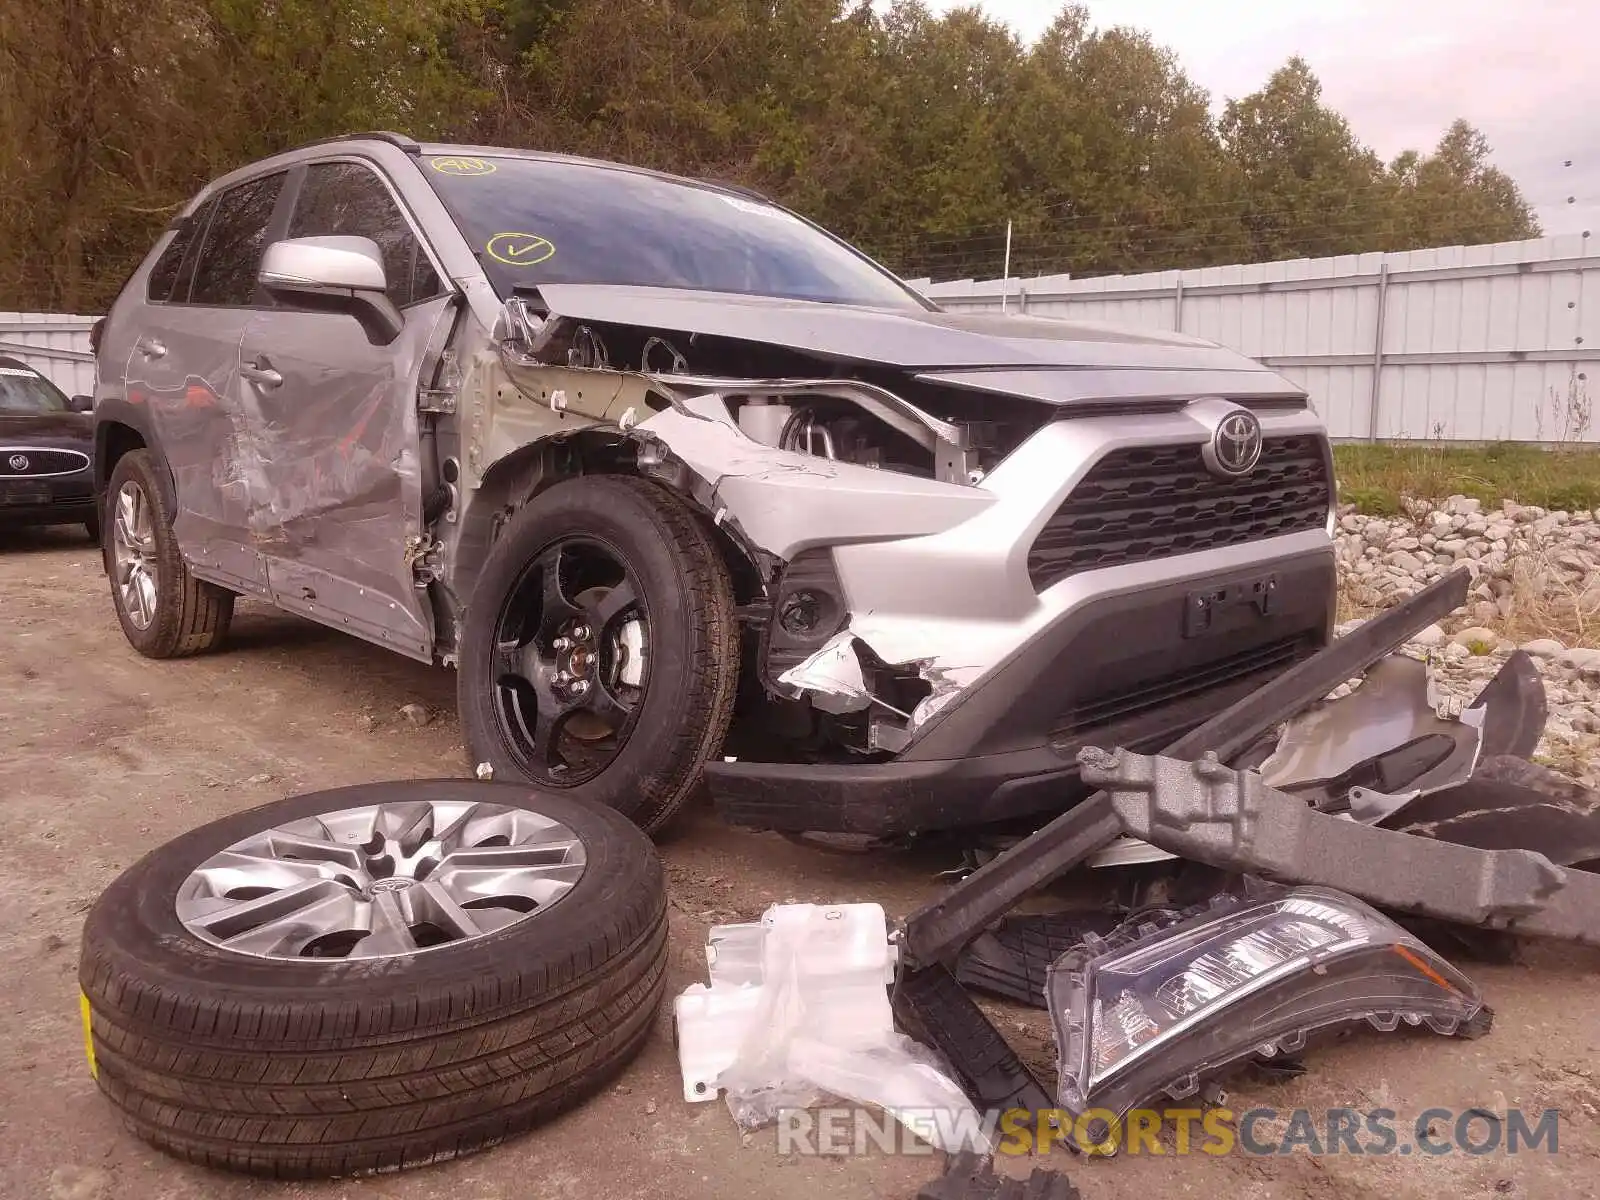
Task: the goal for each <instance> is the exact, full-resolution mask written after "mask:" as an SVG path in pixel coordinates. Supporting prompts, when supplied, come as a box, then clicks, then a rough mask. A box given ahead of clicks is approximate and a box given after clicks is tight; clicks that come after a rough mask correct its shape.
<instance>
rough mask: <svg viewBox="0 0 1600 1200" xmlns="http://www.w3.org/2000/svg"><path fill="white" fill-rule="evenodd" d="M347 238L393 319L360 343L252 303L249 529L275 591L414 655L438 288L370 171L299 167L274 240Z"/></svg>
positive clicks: (417, 650)
mask: <svg viewBox="0 0 1600 1200" xmlns="http://www.w3.org/2000/svg"><path fill="white" fill-rule="evenodd" d="M331 234H337V235H355V236H360V237H368V238H371V239H372V240H373V241H374V242H376V243H377V244H378V246H379V248H380V249H381V250H382V251H383V258H384V269H385V274H386V276H387V279H388V285H389V296H390V299H392V300H393V301H394V303H395V306H396V307H397V308H398V309H399V310H400V312H401V314H402V315H403V316H404V318H405V328H404V330H403V331H402V332H401V334H400V336H399V337H398V338H396V339H395V341H393V342H391V343H389V344H388V345H382V346H378V345H373V344H372V343H371V342H370V341H369V340H368V339H367V337H366V335H365V334H364V333H363V331H362V328H361V325H360V323H359V322H358V321H357V320H356V318H355V317H352V316H345V315H340V314H334V313H325V312H309V311H303V310H299V309H295V308H293V307H290V306H289V305H288V304H287V303H283V304H280V306H279V307H277V308H274V309H271V310H268V311H261V312H257V313H256V314H254V316H253V318H252V319H251V321H250V323H249V325H248V326H247V327H246V328H245V331H244V336H243V339H242V340H241V342H240V344H239V359H238V362H239V381H240V382H239V386H240V394H241V397H242V400H243V402H244V404H245V406H246V408H247V410H249V412H250V414H251V419H250V422H249V423H250V424H251V425H252V426H253V427H254V428H256V429H258V430H260V431H262V442H261V445H260V451H261V454H260V459H259V463H260V474H261V481H262V484H263V488H262V490H261V492H260V494H259V495H258V496H257V497H256V509H255V511H254V512H253V513H252V515H251V523H252V535H253V538H254V540H255V543H256V545H258V546H259V547H260V548H261V549H262V551H263V552H264V553H265V555H266V558H267V574H268V580H269V585H270V588H271V594H272V599H273V602H274V603H275V604H278V605H279V606H281V607H283V608H285V609H288V610H290V611H293V612H301V613H304V614H305V615H307V616H311V617H314V618H316V619H318V620H320V621H322V622H324V623H326V624H329V625H333V626H335V627H337V628H342V629H346V630H348V631H349V632H351V633H354V634H357V635H358V636H361V637H364V638H367V639H368V640H370V641H374V642H377V643H379V644H381V645H386V646H390V647H392V648H393V649H395V650H398V651H401V652H402V653H405V654H408V655H411V656H413V657H416V658H420V659H424V660H426V659H428V658H429V657H430V656H431V653H432V649H433V623H432V615H431V612H430V608H429V605H428V602H427V598H426V595H425V594H424V593H423V592H422V591H420V590H419V589H418V588H417V586H416V584H415V577H414V573H413V571H412V564H411V559H410V557H409V554H408V551H409V550H410V548H411V545H412V543H413V541H414V539H415V538H417V537H418V536H419V535H420V534H421V533H422V532H423V518H422V507H423V494H422V486H423V483H422V481H423V471H422V463H421V458H420V447H419V444H418V433H417V389H418V384H419V380H420V376H421V373H422V371H423V369H424V368H425V367H426V366H427V365H428V360H429V357H430V352H431V351H432V350H433V349H435V345H436V343H435V339H436V335H437V334H438V333H439V332H440V327H441V323H442V322H446V321H449V320H451V318H452V311H451V297H450V295H449V294H448V293H447V292H446V290H445V287H444V284H443V281H442V279H441V277H440V275H439V273H438V271H437V269H436V268H435V266H434V263H433V261H432V259H431V258H430V257H429V254H428V251H427V248H426V246H425V245H424V244H423V242H422V240H421V238H420V236H419V235H418V234H417V233H416V231H415V229H414V227H413V226H412V224H411V222H410V221H409V220H408V219H407V217H406V215H405V213H404V211H403V210H402V208H401V207H400V204H399V202H398V201H397V199H396V197H395V194H394V193H393V192H392V191H391V189H390V188H389V186H388V184H387V183H386V182H385V181H384V180H383V178H382V177H381V176H380V175H379V174H378V173H377V172H376V171H375V170H374V168H372V167H371V166H369V165H367V164H366V163H363V162H359V161H355V160H349V159H342V160H337V161H329V162H317V163H313V164H311V165H310V166H309V167H308V168H307V169H306V173H305V178H304V182H303V184H302V185H301V187H300V188H299V189H298V192H297V195H296V197H295V200H294V207H293V210H292V212H291V214H290V217H289V223H288V228H287V236H288V237H314V236H322V235H331Z"/></svg>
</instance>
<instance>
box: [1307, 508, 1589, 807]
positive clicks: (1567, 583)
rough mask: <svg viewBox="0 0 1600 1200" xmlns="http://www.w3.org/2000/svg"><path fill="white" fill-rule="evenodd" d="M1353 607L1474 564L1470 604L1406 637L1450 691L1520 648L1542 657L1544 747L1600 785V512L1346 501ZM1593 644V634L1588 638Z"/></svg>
mask: <svg viewBox="0 0 1600 1200" xmlns="http://www.w3.org/2000/svg"><path fill="white" fill-rule="evenodd" d="M1337 543H1338V552H1339V566H1340V579H1341V587H1342V590H1343V594H1344V599H1345V602H1346V604H1347V606H1348V607H1350V608H1352V609H1354V610H1356V611H1362V610H1369V609H1378V608H1385V607H1388V606H1389V605H1391V604H1394V603H1396V602H1398V601H1400V600H1402V599H1405V598H1406V597H1408V596H1411V595H1413V594H1415V593H1416V592H1417V591H1419V590H1420V589H1421V588H1422V587H1424V586H1426V585H1427V584H1429V583H1431V582H1433V581H1434V580H1435V579H1438V578H1439V577H1440V576H1442V575H1444V574H1445V573H1446V572H1448V571H1451V570H1454V569H1455V568H1456V567H1459V566H1465V567H1466V568H1467V569H1468V570H1469V571H1470V572H1471V573H1472V576H1473V583H1472V588H1471V591H1470V594H1469V599H1468V605H1467V608H1466V609H1465V610H1464V611H1462V612H1460V613H1457V614H1455V615H1454V616H1453V617H1452V618H1451V619H1450V620H1449V621H1447V622H1445V623H1444V624H1443V625H1434V626H1430V627H1429V628H1428V629H1425V630H1423V631H1422V633H1421V634H1420V635H1418V637H1417V639H1416V641H1414V642H1413V643H1412V644H1411V646H1410V647H1409V648H1408V649H1409V651H1410V652H1411V653H1413V654H1416V655H1418V656H1424V655H1425V656H1426V657H1428V658H1429V660H1430V661H1431V662H1432V663H1433V664H1434V672H1435V677H1436V678H1437V680H1438V684H1439V690H1440V692H1441V693H1442V694H1443V696H1444V697H1445V698H1446V699H1447V701H1452V702H1465V701H1468V700H1470V699H1471V697H1473V696H1475V695H1476V694H1477V693H1478V691H1479V690H1481V689H1482V687H1483V685H1484V684H1486V683H1488V681H1489V680H1490V679H1492V678H1493V677H1494V674H1495V672H1496V671H1498V670H1499V669H1500V667H1501V665H1502V664H1503V663H1504V662H1505V659H1506V656H1507V655H1508V654H1510V653H1511V651H1513V650H1515V649H1517V648H1519V647H1520V648H1522V649H1524V650H1526V651H1527V652H1528V653H1530V654H1532V655H1533V656H1534V657H1535V658H1537V659H1538V660H1539V662H1540V667H1541V669H1542V671H1543V673H1544V677H1545V687H1546V689H1547V691H1548V693H1549V697H1550V723H1549V726H1548V728H1547V730H1546V736H1545V741H1544V744H1543V745H1541V747H1540V749H1539V757H1540V758H1541V759H1542V760H1544V761H1546V762H1548V763H1550V765H1552V766H1555V767H1557V768H1558V769H1560V770H1563V771H1565V772H1567V773H1568V774H1570V775H1573V776H1575V777H1577V778H1580V779H1582V780H1583V781H1584V782H1585V783H1588V784H1590V785H1591V786H1600V649H1596V648H1593V647H1594V645H1596V644H1600V517H1597V514H1596V513H1593V512H1577V513H1569V512H1549V511H1546V510H1545V509H1542V508H1535V507H1531V506H1526V505H1518V504H1513V503H1511V502H1509V501H1508V502H1505V503H1503V504H1501V505H1500V506H1499V507H1498V508H1493V509H1485V508H1484V506H1483V505H1482V504H1481V503H1480V502H1479V501H1477V500H1473V499H1469V498H1467V497H1463V496H1452V497H1451V498H1450V499H1449V500H1448V501H1446V502H1445V503H1444V505H1443V506H1442V507H1434V506H1431V505H1421V504H1414V505H1411V506H1410V507H1409V509H1408V511H1407V512H1406V514H1405V515H1403V516H1398V517H1369V516H1363V515H1361V514H1359V513H1357V512H1355V511H1353V510H1345V511H1341V512H1340V514H1339V528H1338V533H1337ZM1585 643H1589V645H1585Z"/></svg>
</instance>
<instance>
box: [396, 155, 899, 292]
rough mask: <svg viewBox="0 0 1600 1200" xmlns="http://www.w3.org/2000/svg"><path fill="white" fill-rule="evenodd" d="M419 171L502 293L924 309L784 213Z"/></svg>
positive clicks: (585, 180) (510, 166) (584, 179)
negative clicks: (608, 291)
mask: <svg viewBox="0 0 1600 1200" xmlns="http://www.w3.org/2000/svg"><path fill="white" fill-rule="evenodd" d="M421 168H422V173H423V175H424V176H425V177H426V178H427V179H428V182H429V183H430V184H432V185H433V187H434V189H435V190H436V191H437V192H438V193H439V195H440V198H441V199H442V200H443V201H444V203H445V206H446V207H447V208H449V209H450V211H451V213H452V215H453V216H454V217H455V220H456V223H457V225H459V226H460V228H461V231H462V233H463V235H464V236H465V237H466V239H467V242H468V244H469V245H471V247H472V248H473V250H474V252H475V253H476V254H477V256H478V261H479V262H480V263H482V264H483V269H484V272H485V274H487V275H488V277H489V281H490V282H491V283H492V284H493V285H494V287H495V290H496V291H498V292H499V293H500V295H501V296H508V295H509V294H510V293H511V290H512V289H513V288H515V287H519V286H522V287H529V286H538V285H539V284H541V283H595V284H625V285H629V286H633V287H661V288H684V289H690V290H695V291H711V292H732V293H736V294H740V295H750V296H772V297H778V298H783V299H793V300H817V301H824V302H828V303H834V304H859V305H866V306H870V307H878V308H911V309H917V310H924V309H926V307H927V306H926V305H925V304H923V303H922V302H921V301H920V300H919V299H918V298H917V297H916V295H915V294H914V293H913V292H911V291H910V289H908V288H906V287H905V286H904V285H903V284H901V283H900V282H899V281H898V280H897V279H895V277H894V276H893V275H891V274H889V273H888V272H887V271H885V270H884V269H883V268H881V267H879V266H877V265H876V264H874V263H873V262H872V261H871V260H869V259H868V258H866V257H865V256H864V255H862V254H860V253H858V252H856V251H855V250H853V249H851V248H850V247H849V246H847V245H845V244H844V243H842V242H840V241H838V240H836V239H835V238H833V237H830V236H829V235H828V234H826V233H824V232H822V231H821V230H820V229H817V228H816V227H815V226H813V225H810V224H808V223H807V222H805V221H802V220H801V219H799V218H798V217H796V216H794V215H793V214H791V213H788V212H785V211H784V210H783V209H780V208H775V207H774V206H772V205H770V204H764V203H762V202H760V201H758V200H752V199H746V198H745V197H743V196H738V195H734V194H732V193H729V192H725V191H722V190H719V189H715V188H710V187H698V186H695V185H693V184H687V183H679V182H676V181H674V180H670V179H661V178H658V177H656V176H653V175H645V174H641V173H639V172H635V171H628V170H619V169H614V168H609V167H604V166H597V165H589V164H583V163H567V162H552V161H546V160H539V159H524V158H508V157H500V156H494V157H489V158H472V157H466V156H461V155H437V156H434V157H431V158H423V159H422V160H421Z"/></svg>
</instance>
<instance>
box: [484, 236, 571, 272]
mask: <svg viewBox="0 0 1600 1200" xmlns="http://www.w3.org/2000/svg"><path fill="white" fill-rule="evenodd" d="M484 249H485V250H487V251H488V252H489V257H490V258H492V259H494V260H495V261H496V262H502V263H505V264H506V266H508V267H532V266H537V265H538V264H539V263H542V262H544V261H545V260H547V259H548V258H550V257H551V256H552V255H553V254H555V252H556V248H555V246H553V245H552V244H551V243H550V242H549V240H548V239H546V238H542V237H540V236H539V235H538V234H536V233H497V234H495V235H494V236H493V237H492V238H490V239H489V243H488V245H486V246H485V247H484Z"/></svg>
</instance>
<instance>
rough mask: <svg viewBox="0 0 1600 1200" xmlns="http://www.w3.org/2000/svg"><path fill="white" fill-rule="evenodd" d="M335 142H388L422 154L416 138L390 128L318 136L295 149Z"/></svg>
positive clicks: (410, 151) (406, 150)
mask: <svg viewBox="0 0 1600 1200" xmlns="http://www.w3.org/2000/svg"><path fill="white" fill-rule="evenodd" d="M335 142H388V143H389V144H390V145H391V146H398V147H400V149H402V150H404V151H405V152H406V153H407V154H421V153H422V146H421V145H420V144H419V143H418V142H417V140H416V139H415V138H409V137H407V136H406V135H405V134H403V133H394V132H392V131H391V130H388V129H370V130H365V131H363V132H360V133H339V134H335V135H334V136H333V137H325V138H318V139H317V140H316V141H314V142H304V143H302V144H300V145H298V146H295V147H294V149H295V150H308V149H310V148H311V147H312V146H328V145H332V144H333V143H335Z"/></svg>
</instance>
